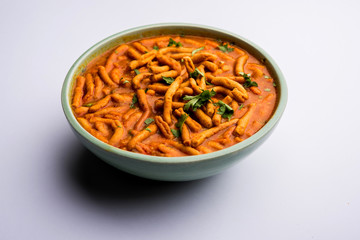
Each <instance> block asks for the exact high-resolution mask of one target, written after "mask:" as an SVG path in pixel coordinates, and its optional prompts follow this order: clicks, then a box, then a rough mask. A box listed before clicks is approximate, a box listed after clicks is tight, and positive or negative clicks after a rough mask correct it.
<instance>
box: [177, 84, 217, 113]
mask: <svg viewBox="0 0 360 240" xmlns="http://www.w3.org/2000/svg"><path fill="white" fill-rule="evenodd" d="M215 95H216V92H215V91H214V90H213V89H211V92H210V91H209V90H205V91H203V92H202V93H200V94H199V95H196V96H185V97H183V99H184V100H189V101H188V102H187V103H185V105H184V110H185V111H187V110H189V108H190V107H191V108H192V110H193V111H196V110H197V109H198V108H199V107H201V106H202V105H204V104H205V103H206V102H207V101H209V100H210V99H211V98H212V97H213V96H215Z"/></svg>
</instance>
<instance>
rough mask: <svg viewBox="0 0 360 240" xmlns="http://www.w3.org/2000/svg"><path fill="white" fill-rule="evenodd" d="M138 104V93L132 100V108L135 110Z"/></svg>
mask: <svg viewBox="0 0 360 240" xmlns="http://www.w3.org/2000/svg"><path fill="white" fill-rule="evenodd" d="M137 102H138V98H137V95H136V93H135V94H134V96H133V98H132V100H131V105H130V108H135V104H136V103H137Z"/></svg>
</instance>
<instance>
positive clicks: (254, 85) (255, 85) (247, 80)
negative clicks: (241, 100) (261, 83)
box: [239, 72, 258, 88]
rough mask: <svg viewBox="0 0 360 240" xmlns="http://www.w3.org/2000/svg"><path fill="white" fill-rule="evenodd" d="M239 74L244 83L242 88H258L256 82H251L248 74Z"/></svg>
mask: <svg viewBox="0 0 360 240" xmlns="http://www.w3.org/2000/svg"><path fill="white" fill-rule="evenodd" d="M239 74H240V75H241V76H243V78H244V79H245V83H244V84H243V86H244V87H245V88H249V87H257V86H258V84H257V82H255V81H251V77H250V74H246V73H243V72H239Z"/></svg>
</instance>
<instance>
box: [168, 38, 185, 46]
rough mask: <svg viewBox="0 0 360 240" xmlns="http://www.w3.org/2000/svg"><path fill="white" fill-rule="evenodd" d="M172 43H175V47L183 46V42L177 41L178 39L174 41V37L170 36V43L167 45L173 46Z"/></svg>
mask: <svg viewBox="0 0 360 240" xmlns="http://www.w3.org/2000/svg"><path fill="white" fill-rule="evenodd" d="M172 45H175V47H182V44H181V42H176V41H174V39H172V38H170V39H169V44H168V45H167V46H168V47H171V46H172Z"/></svg>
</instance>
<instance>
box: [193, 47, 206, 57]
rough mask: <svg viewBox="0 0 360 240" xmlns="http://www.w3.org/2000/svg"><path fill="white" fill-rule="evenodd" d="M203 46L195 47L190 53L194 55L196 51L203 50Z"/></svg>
mask: <svg viewBox="0 0 360 240" xmlns="http://www.w3.org/2000/svg"><path fill="white" fill-rule="evenodd" d="M204 48H205V47H201V48H197V49H195V50H194V51H192V52H191V55H194V54H195V53H197V52H198V51H201V50H203V49H204Z"/></svg>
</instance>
